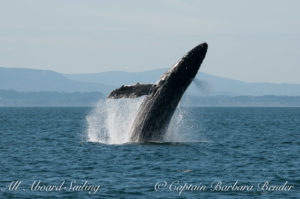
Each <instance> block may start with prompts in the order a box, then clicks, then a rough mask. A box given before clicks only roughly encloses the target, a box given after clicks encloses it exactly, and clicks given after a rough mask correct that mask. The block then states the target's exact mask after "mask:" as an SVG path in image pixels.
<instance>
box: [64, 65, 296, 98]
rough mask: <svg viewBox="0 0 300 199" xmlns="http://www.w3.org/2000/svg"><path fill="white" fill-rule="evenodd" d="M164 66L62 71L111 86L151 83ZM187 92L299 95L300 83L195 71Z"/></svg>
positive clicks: (156, 78) (231, 94)
mask: <svg viewBox="0 0 300 199" xmlns="http://www.w3.org/2000/svg"><path fill="white" fill-rule="evenodd" d="M166 70H167V69H166V68H163V69H157V70H151V71H145V72H121V71H112V72H103V73H95V74H75V75H74V74H65V77H67V78H69V79H72V80H79V81H82V82H93V83H106V84H109V85H112V86H114V87H120V86H121V85H122V84H135V83H137V82H140V83H155V82H156V81H157V80H158V79H159V77H160V76H161V75H162V74H163V73H164V72H165V71H166ZM187 94H189V95H194V96H203V95H204V96H207V95H230V96H238V95H255V96H259V95H288V96H300V84H273V83H247V82H243V81H238V80H231V79H227V78H222V77H217V76H214V75H209V74H206V73H202V72H199V73H198V75H197V76H196V79H195V81H194V82H193V83H192V85H191V86H190V87H189V89H188V91H187Z"/></svg>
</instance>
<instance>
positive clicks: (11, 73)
mask: <svg viewBox="0 0 300 199" xmlns="http://www.w3.org/2000/svg"><path fill="white" fill-rule="evenodd" d="M112 88H113V87H111V86H109V85H105V84H101V83H89V82H79V81H76V80H71V79H68V78H66V77H65V76H63V75H61V74H59V73H57V72H54V71H50V70H36V69H25V68H4V67H0V89H3V90H16V91H29V92H30V91H34V92H39V91H53V92H55V91H58V92H92V91H98V92H99V91H100V92H104V93H108V92H109V91H110V90H111V89H112Z"/></svg>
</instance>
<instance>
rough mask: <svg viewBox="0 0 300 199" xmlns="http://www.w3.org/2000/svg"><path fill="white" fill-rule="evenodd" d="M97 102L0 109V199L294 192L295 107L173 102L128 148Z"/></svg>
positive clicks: (299, 142)
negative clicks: (162, 136) (156, 125)
mask: <svg viewBox="0 0 300 199" xmlns="http://www.w3.org/2000/svg"><path fill="white" fill-rule="evenodd" d="M103 106H108V105H105V104H100V105H98V108H96V109H92V108H60V107H56V108H0V135H1V139H0V198H1V199H2V198H47V199H48V198H51V199H52V198H80V199H85V198H129V199H134V198H300V108H199V107H189V108H185V107H182V108H180V110H179V111H178V112H177V113H176V115H175V117H174V120H173V121H172V125H171V127H170V129H169V132H168V137H167V138H166V140H165V142H162V143H148V144H137V143H128V142H127V139H126V136H127V134H128V132H126V129H128V126H129V124H130V122H131V118H132V115H131V114H132V113H130V114H129V113H127V112H126V111H127V109H128V108H133V109H134V107H130V106H128V105H126V106H124V107H123V108H121V109H118V110H114V113H115V114H114V115H107V114H108V113H107V111H109V110H111V109H101V107H102V108H103ZM122 111H123V112H122ZM124 111H125V114H124ZM105 114H106V116H105V117H104V116H103V115H105ZM120 114H123V115H124V116H122V117H119V115H120ZM97 118H98V119H97ZM124 118H126V119H124ZM113 120H119V121H113ZM123 120H124V121H123ZM122 121H123V123H122ZM104 124H106V127H105V128H104V127H103V125H104ZM118 126H120V129H121V130H120V129H118V128H117V127H118ZM112 134H113V135H112Z"/></svg>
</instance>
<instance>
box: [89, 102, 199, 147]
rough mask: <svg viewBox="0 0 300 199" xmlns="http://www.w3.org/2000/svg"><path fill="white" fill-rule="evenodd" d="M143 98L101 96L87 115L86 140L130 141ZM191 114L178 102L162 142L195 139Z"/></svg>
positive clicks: (110, 142) (115, 142) (106, 142)
mask: <svg viewBox="0 0 300 199" xmlns="http://www.w3.org/2000/svg"><path fill="white" fill-rule="evenodd" d="M143 99H144V97H140V98H134V99H132V98H130V99H123V98H121V99H105V100H100V101H99V102H98V104H97V106H96V107H95V108H94V109H93V110H92V112H91V113H90V114H89V115H88V116H87V117H86V120H87V125H88V126H87V132H86V134H87V140H88V141H89V142H100V143H104V144H124V143H128V142H130V136H131V135H130V133H131V132H130V130H131V126H132V124H133V122H134V119H135V117H136V115H137V111H138V109H139V107H140V105H141V103H142V101H143ZM190 117H192V115H190V113H189V111H188V110H186V109H184V108H181V107H180V104H179V106H178V107H177V109H176V111H175V113H174V115H173V117H172V119H171V122H170V125H169V128H168V130H167V133H166V135H165V137H164V140H162V142H194V141H195V140H197V138H196V139H195V135H199V128H196V129H195V128H194V126H191V125H189V124H188V123H189V120H191V119H192V118H190ZM192 120H193V119H192ZM197 124H199V122H197ZM195 130H196V131H198V132H195ZM201 140H202V139H201ZM202 141H203V140H202Z"/></svg>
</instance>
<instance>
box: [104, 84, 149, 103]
mask: <svg viewBox="0 0 300 199" xmlns="http://www.w3.org/2000/svg"><path fill="white" fill-rule="evenodd" d="M154 87H155V85H153V84H139V83H137V84H136V85H129V86H124V85H123V86H121V87H120V88H118V89H115V90H113V91H112V92H111V93H110V94H109V95H108V97H107V98H111V99H119V98H136V97H140V96H143V95H148V94H149V93H151V91H152V89H153V88H154Z"/></svg>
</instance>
